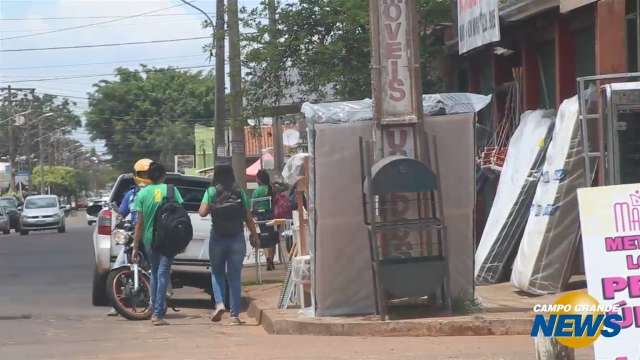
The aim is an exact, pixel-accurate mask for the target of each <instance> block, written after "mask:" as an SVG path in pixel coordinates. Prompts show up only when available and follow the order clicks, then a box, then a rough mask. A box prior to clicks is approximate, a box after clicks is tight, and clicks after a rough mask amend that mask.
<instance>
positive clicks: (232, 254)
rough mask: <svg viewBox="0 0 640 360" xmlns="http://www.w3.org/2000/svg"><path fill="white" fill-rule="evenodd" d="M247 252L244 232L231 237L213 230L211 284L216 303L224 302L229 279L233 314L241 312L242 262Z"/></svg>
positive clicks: (210, 243)
mask: <svg viewBox="0 0 640 360" xmlns="http://www.w3.org/2000/svg"><path fill="white" fill-rule="evenodd" d="M246 253H247V248H246V245H245V240H244V233H239V234H238V235H234V236H230V237H221V236H216V234H215V233H214V232H213V231H212V232H211V239H210V241H209V262H210V264H211V284H212V288H213V296H214V298H215V301H216V305H218V304H223V303H224V295H225V294H224V292H225V289H226V288H227V286H226V285H227V281H229V295H230V296H229V305H230V307H231V309H230V312H231V316H238V315H239V314H240V296H241V289H240V285H241V275H242V262H243V260H244V256H245V255H246Z"/></svg>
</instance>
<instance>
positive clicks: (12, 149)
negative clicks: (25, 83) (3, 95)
mask: <svg viewBox="0 0 640 360" xmlns="http://www.w3.org/2000/svg"><path fill="white" fill-rule="evenodd" d="M0 90H1V91H6V92H7V96H8V100H7V101H8V102H7V104H8V108H9V119H8V120H7V136H8V137H9V139H8V140H9V163H10V165H11V176H10V179H11V180H10V182H9V192H11V193H13V192H15V189H16V167H17V166H16V139H15V137H14V135H13V121H14V119H13V118H14V116H15V114H14V113H13V92H14V91H16V92H21V91H29V92H31V93H32V94H33V92H34V91H35V89H33V88H13V87H11V85H8V86H7V87H5V88H0Z"/></svg>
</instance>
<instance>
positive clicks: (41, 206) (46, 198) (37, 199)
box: [20, 195, 66, 235]
mask: <svg viewBox="0 0 640 360" xmlns="http://www.w3.org/2000/svg"><path fill="white" fill-rule="evenodd" d="M36 230H58V232H59V233H63V232H65V231H66V228H65V223H64V211H63V210H62V206H60V201H58V197H57V196H56V195H34V196H29V197H27V198H26V199H25V201H24V206H23V209H22V214H21V215H20V235H27V234H29V231H36Z"/></svg>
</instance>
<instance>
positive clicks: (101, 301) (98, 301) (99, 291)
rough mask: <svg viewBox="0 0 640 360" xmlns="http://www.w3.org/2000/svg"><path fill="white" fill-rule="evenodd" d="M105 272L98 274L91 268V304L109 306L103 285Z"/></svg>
mask: <svg viewBox="0 0 640 360" xmlns="http://www.w3.org/2000/svg"><path fill="white" fill-rule="evenodd" d="M106 281H107V274H100V273H99V272H97V271H96V270H93V291H92V292H91V303H92V304H93V306H109V297H108V296H107V291H106V290H107V289H106V287H105V284H106Z"/></svg>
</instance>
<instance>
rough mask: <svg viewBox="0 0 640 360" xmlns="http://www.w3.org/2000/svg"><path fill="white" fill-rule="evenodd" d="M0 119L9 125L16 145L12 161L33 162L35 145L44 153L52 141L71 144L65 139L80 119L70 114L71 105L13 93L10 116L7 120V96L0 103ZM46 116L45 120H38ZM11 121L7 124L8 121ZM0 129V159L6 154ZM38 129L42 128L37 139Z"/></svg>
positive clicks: (4, 133) (6, 143) (6, 142)
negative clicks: (40, 146)
mask: <svg viewBox="0 0 640 360" xmlns="http://www.w3.org/2000/svg"><path fill="white" fill-rule="evenodd" d="M0 100H2V101H0V119H3V120H8V121H13V124H14V126H13V134H14V139H15V144H16V155H17V156H16V157H17V158H22V159H24V160H26V161H33V160H34V159H35V157H37V154H38V146H39V142H40V141H42V143H43V146H44V147H45V149H48V148H51V146H50V145H51V144H52V143H53V142H54V141H59V142H67V141H71V140H70V139H69V138H68V137H65V136H66V135H69V134H70V133H71V131H72V130H73V129H75V128H77V127H79V126H80V125H82V122H81V121H80V117H79V116H78V115H77V114H76V113H74V111H73V106H74V105H75V103H74V102H72V101H70V100H69V99H67V98H60V97H57V96H54V95H48V94H42V95H41V94H37V93H36V94H32V95H31V94H29V95H25V94H19V93H15V92H14V96H13V99H12V106H13V109H12V113H13V115H14V116H13V117H11V116H10V111H9V102H8V100H9V99H8V96H5V97H4V98H2V99H0ZM45 114H49V115H48V116H44V117H43V116H42V115H45ZM9 119H11V120H9ZM4 125H5V124H3V126H0V155H5V154H8V153H9V139H8V131H7V126H4ZM38 125H40V126H42V133H43V134H44V135H43V136H42V137H40V136H39V135H38V134H39V131H38Z"/></svg>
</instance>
